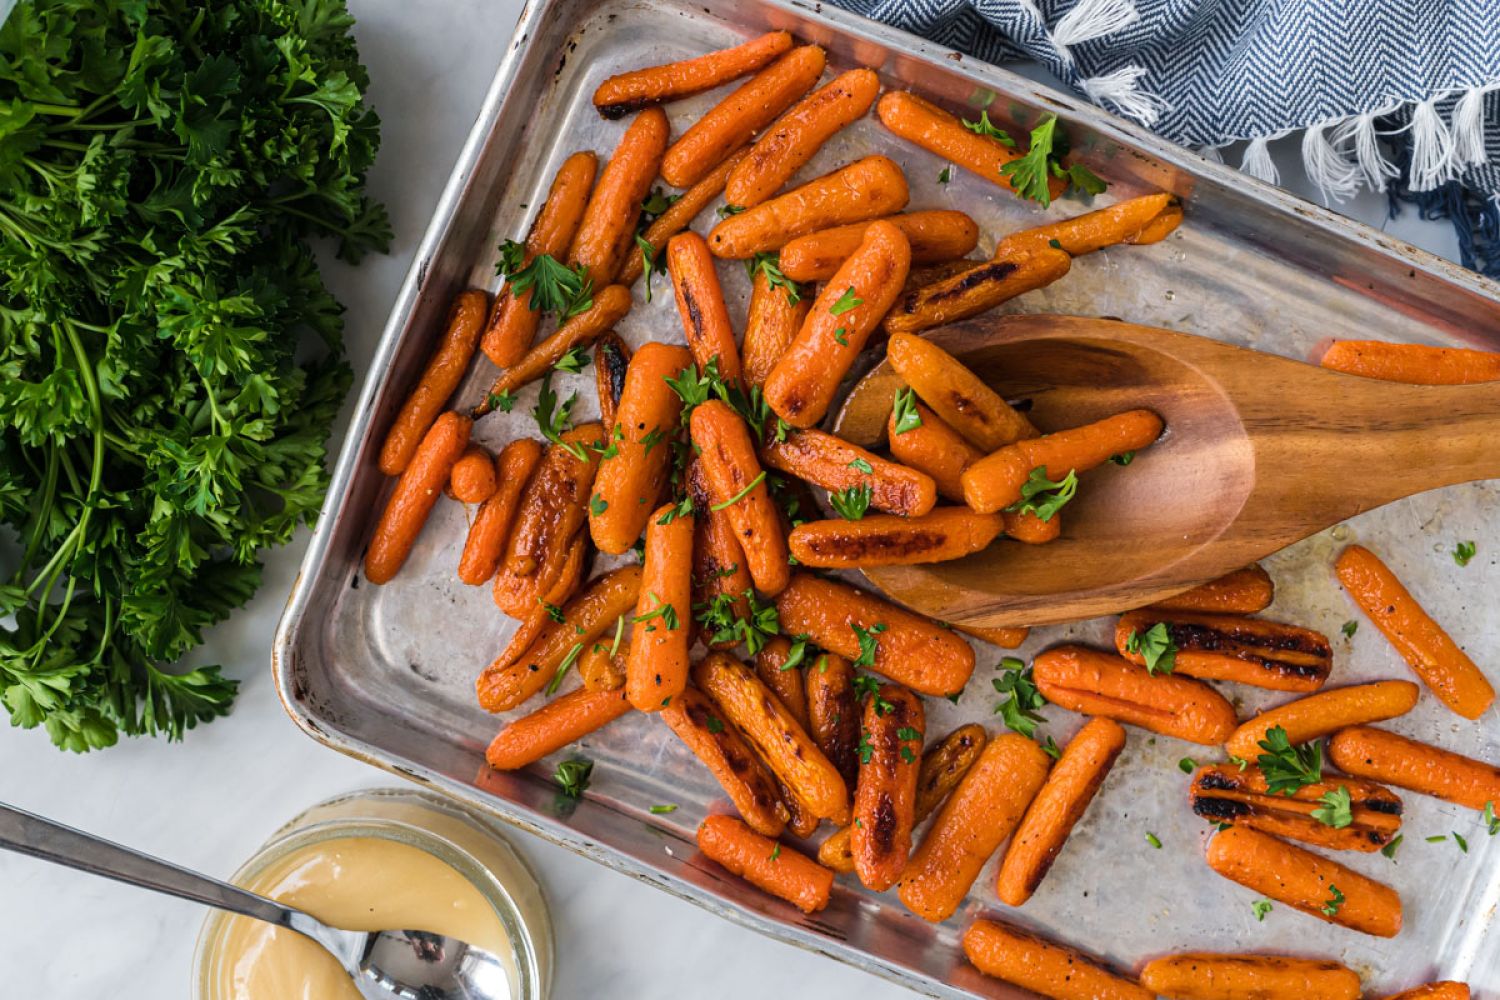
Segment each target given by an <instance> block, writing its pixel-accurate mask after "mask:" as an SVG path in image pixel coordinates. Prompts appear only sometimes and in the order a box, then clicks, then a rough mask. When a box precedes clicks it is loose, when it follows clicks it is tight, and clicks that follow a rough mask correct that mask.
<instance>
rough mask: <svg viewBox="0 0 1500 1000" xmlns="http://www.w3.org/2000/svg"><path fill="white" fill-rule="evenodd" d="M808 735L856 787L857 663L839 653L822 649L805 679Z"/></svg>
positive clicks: (848, 781)
mask: <svg viewBox="0 0 1500 1000" xmlns="http://www.w3.org/2000/svg"><path fill="white" fill-rule="evenodd" d="M802 687H803V690H804V691H806V693H807V722H808V729H807V732H808V735H810V736H811V737H812V738H813V742H814V743H816V744H817V745H818V749H819V750H821V751H823V756H825V757H827V758H828V760H829V762H830V763H832V764H833V766H834V767H835V768H837V769H838V772H839V775H840V777H842V778H843V779H844V783H845V784H846V785H848V787H850V788H853V787H854V783H855V780H856V778H857V777H858V775H859V699H858V697H857V696H856V695H855V693H854V667H853V666H852V665H851V664H850V663H849V661H848V660H846V659H844V658H843V657H842V656H839V655H838V654H837V653H819V654H818V655H817V656H816V657H814V658H813V660H812V662H811V664H810V665H809V666H808V668H807V674H806V676H805V677H803V679H802Z"/></svg>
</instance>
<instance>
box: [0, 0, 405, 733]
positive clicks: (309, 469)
mask: <svg viewBox="0 0 1500 1000" xmlns="http://www.w3.org/2000/svg"><path fill="white" fill-rule="evenodd" d="M352 23H353V22H352V19H351V18H350V17H349V15H348V13H347V11H346V10H345V8H344V4H343V3H342V0H216V2H215V3H212V4H178V3H166V2H164V0H23V2H22V3H21V4H20V5H19V6H17V7H16V9H15V10H14V12H13V13H12V14H11V16H10V18H9V20H8V21H7V22H6V23H5V25H4V26H3V28H0V525H3V526H4V527H3V528H0V567H3V574H4V575H3V576H0V701H3V702H4V704H5V707H6V709H7V710H8V711H9V713H10V716H11V721H12V723H13V724H15V725H19V726H25V727H27V728H31V727H35V726H44V727H45V728H46V730H47V732H48V733H49V735H50V736H51V737H52V740H53V742H54V743H56V744H57V745H58V746H60V747H64V748H66V749H69V750H75V751H84V750H89V749H93V748H96V747H105V746H110V745H111V744H113V743H114V742H115V741H116V739H117V738H118V736H119V734H121V733H124V734H126V735H139V734H165V735H166V736H168V737H169V738H172V739H177V738H180V737H181V736H182V733H183V731H184V730H185V729H188V728H191V727H192V726H193V725H195V724H196V723H198V722H206V721H208V720H210V719H212V718H214V717H216V716H219V715H222V714H223V713H225V712H226V711H228V708H229V705H230V701H231V700H232V698H233V695H234V692H235V687H236V683H235V682H234V681H232V680H229V679H227V678H224V677H222V676H221V675H220V672H219V668H218V667H200V668H198V669H196V670H191V671H188V672H185V673H176V672H171V671H169V670H167V669H165V667H166V665H167V664H169V663H171V662H172V661H175V660H178V659H179V658H181V657H183V656H184V655H185V654H187V653H188V652H190V651H191V650H192V649H193V648H194V647H195V646H197V645H198V644H199V643H200V642H202V639H203V630H204V629H205V628H207V627H208V626H210V625H213V624H214V623H215V622H218V621H221V620H222V619H224V618H225V617H227V616H228V615H229V613H230V612H231V611H232V610H233V609H234V608H236V607H239V606H240V605H242V604H244V603H245V602H246V601H247V600H248V599H249V598H250V596H251V595H252V594H253V593H254V592H255V589H256V587H257V586H258V585H259V583H260V575H261V564H260V562H259V560H258V553H259V552H260V550H261V549H263V548H265V547H266V546H269V545H275V544H279V543H283V542H286V541H287V540H288V539H290V538H291V536H292V532H293V531H294V530H295V528H296V526H297V525H298V524H301V523H309V522H311V521H312V520H313V519H314V517H315V516H316V514H317V510H318V507H319V506H320V504H321V503H322V499H323V494H324V491H325V490H326V488H327V485H328V475H327V472H326V470H325V467H324V466H325V458H326V442H327V438H328V433H329V429H330V426H331V424H332V421H333V419H334V417H335V415H336V414H337V412H338V410H339V407H340V404H341V402H342V400H343V398H344V394H345V392H346V390H347V389H348V387H349V383H350V371H349V368H348V366H347V365H346V364H345V363H344V361H343V358H342V353H343V351H342V344H341V335H342V318H341V313H342V311H343V309H342V306H340V305H339V303H338V302H337V301H335V300H334V298H333V297H332V296H331V295H330V294H329V293H328V291H327V289H326V288H325V287H324V285H323V282H322V279H321V278H320V276H319V274H318V268H317V264H316V262H315V261H314V259H313V255H312V253H311V251H310V249H309V247H308V244H307V240H308V238H309V237H319V236H320V237H330V238H333V239H335V240H337V243H338V253H339V256H340V257H342V258H344V259H346V260H349V261H357V260H358V259H359V257H360V256H361V255H362V254H364V253H365V252H366V251H368V250H371V249H383V248H384V247H385V245H386V242H387V240H388V239H389V225H388V222H387V218H386V215H385V212H384V210H383V209H382V208H381V207H380V206H379V205H377V204H375V203H374V202H372V201H371V200H370V198H369V197H368V196H367V195H366V194H365V190H364V185H365V172H366V170H367V169H368V168H369V166H370V164H371V162H372V161H373V160H374V157H375V151H376V147H377V145H378V141H379V131H378V124H379V123H378V120H377V118H376V116H375V114H374V112H373V111H371V110H369V109H368V108H367V107H365V105H364V103H363V99H362V94H363V91H364V89H365V87H366V86H367V78H366V74H365V70H364V68H363V67H362V66H361V65H360V63H359V57H358V53H357V52H356V50H355V46H354V41H353V39H352V38H351V37H350V35H349V28H350V25H351V24H352Z"/></svg>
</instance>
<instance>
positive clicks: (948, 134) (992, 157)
mask: <svg viewBox="0 0 1500 1000" xmlns="http://www.w3.org/2000/svg"><path fill="white" fill-rule="evenodd" d="M875 113H876V114H878V115H879V116H880V122H881V124H883V125H884V126H885V127H886V128H888V129H890V130H891V131H892V132H894V133H896V134H897V135H899V136H900V137H901V138H903V139H905V140H906V141H907V142H911V143H915V144H916V145H918V146H921V147H922V148H923V149H925V150H927V151H928V152H930V153H933V154H935V155H936V156H938V157H941V158H942V159H944V160H951V161H953V162H954V163H956V164H958V165H959V166H960V167H963V168H964V169H965V170H967V171H969V172H970V173H972V174H976V175H978V176H980V177H983V178H984V179H985V180H987V181H989V182H990V183H992V184H999V185H1000V186H1001V187H1007V188H1012V187H1013V185H1012V183H1011V179H1010V176H1009V175H1008V174H1002V173H1001V172H1000V168H1001V167H1003V166H1005V165H1006V164H1007V163H1010V162H1012V161H1014V160H1018V159H1020V158H1021V157H1022V156H1024V155H1025V151H1024V150H1022V149H1020V148H1018V147H1012V146H1007V145H1005V144H1004V143H1002V142H1000V140H998V139H993V138H991V137H990V136H987V135H980V134H978V133H975V132H971V131H970V130H969V129H967V128H965V127H964V124H963V122H961V121H959V120H958V119H957V118H955V117H954V116H953V115H950V114H949V113H948V112H946V111H944V110H943V109H942V108H940V107H938V106H937V105H936V104H933V103H932V102H930V101H927V100H924V99H923V98H920V97H918V96H917V95H916V94H913V93H911V92H910V91H907V90H893V91H889V92H887V93H886V95H885V96H884V97H882V98H881V99H880V103H879V104H877V105H876V107H875ZM1047 187H1048V188H1049V190H1050V191H1051V196H1052V197H1053V198H1056V197H1057V196H1058V195H1060V194H1062V193H1063V189H1064V187H1066V184H1065V183H1064V182H1063V181H1062V180H1059V179H1058V178H1055V177H1053V178H1048V181H1047Z"/></svg>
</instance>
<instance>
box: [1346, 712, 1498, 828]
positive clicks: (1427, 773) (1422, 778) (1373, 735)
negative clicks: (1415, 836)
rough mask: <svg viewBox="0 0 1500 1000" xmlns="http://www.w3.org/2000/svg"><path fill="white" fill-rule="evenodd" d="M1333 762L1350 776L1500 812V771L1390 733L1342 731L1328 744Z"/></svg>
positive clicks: (1363, 728) (1361, 728)
mask: <svg viewBox="0 0 1500 1000" xmlns="http://www.w3.org/2000/svg"><path fill="white" fill-rule="evenodd" d="M1328 757H1329V759H1330V760H1332V761H1333V762H1334V763H1335V764H1337V765H1338V766H1339V768H1340V769H1341V770H1343V771H1346V772H1348V773H1349V774H1354V775H1358V776H1359V777H1362V778H1370V779H1373V780H1375V781H1383V782H1385V783H1387V784H1390V785H1395V786H1396V787H1398V788H1407V789H1410V790H1411V791H1413V792H1421V793H1422V794H1423V795H1431V796H1433V797H1435V798H1439V799H1446V800H1447V801H1449V802H1452V803H1455V804H1457V805H1461V806H1464V807H1465V808H1468V809H1474V810H1476V811H1479V810H1483V809H1484V808H1485V807H1486V806H1491V807H1492V808H1494V809H1496V810H1500V767H1497V766H1496V765H1494V764H1487V763H1485V762H1484V761H1480V760H1474V759H1473V758H1471V757H1464V756H1462V755H1460V754H1456V753H1453V752H1452V751H1450V750H1441V749H1439V748H1438V747H1434V746H1429V745H1427V744H1426V743H1418V742H1417V741H1416V740H1412V739H1407V738H1406V737H1405V736H1398V735H1397V734H1395V733H1390V732H1386V731H1385V730H1384V729H1374V728H1372V727H1369V726H1354V727H1353V728H1350V729H1344V730H1340V731H1339V732H1337V733H1335V734H1334V736H1333V739H1331V740H1329V741H1328Z"/></svg>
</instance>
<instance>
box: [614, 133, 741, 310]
mask: <svg viewBox="0 0 1500 1000" xmlns="http://www.w3.org/2000/svg"><path fill="white" fill-rule="evenodd" d="M744 156H745V150H743V149H742V150H740V151H739V152H738V153H735V154H734V155H733V156H731V157H729V159H727V160H725V161H724V162H723V163H721V164H719V165H718V166H717V167H715V168H714V169H713V170H711V171H709V172H708V173H707V174H705V175H704V177H703V179H702V180H701V181H699V182H698V183H696V184H694V185H693V186H692V187H690V188H688V189H687V190H686V191H684V192H682V195H681V196H680V197H679V198H678V199H677V200H676V201H674V202H672V204H670V205H668V206H667V209H666V211H664V212H662V213H661V214H660V215H658V216H657V217H656V218H655V219H653V220H651V224H650V225H649V226H647V227H646V231H645V232H644V233H642V234H641V239H642V240H644V241H645V242H646V247H650V249H649V250H647V249H646V247H642V246H640V244H639V243H637V244H636V247H637V249H638V250H639V251H640V252H639V253H632V254H628V255H626V257H625V264H624V266H623V267H621V268H620V277H619V279H618V280H619V283H620V284H622V285H633V284H635V283H636V281H637V280H638V279H639V278H640V276H641V275H642V274H645V272H646V261H647V260H648V259H649V260H650V262H651V265H652V267H653V269H654V270H656V271H658V272H660V271H664V270H666V263H667V259H666V257H664V256H662V254H663V253H664V252H665V250H666V247H667V241H668V240H670V239H671V238H672V237H674V236H676V235H677V234H678V233H680V232H682V231H683V230H684V229H686V228H687V227H688V226H689V225H691V224H692V221H693V220H694V219H696V218H697V217H698V213H700V212H702V211H703V210H704V209H705V208H707V207H708V206H709V205H711V204H713V202H714V200H715V199H717V198H718V197H719V195H721V194H723V193H724V183H725V181H727V180H728V179H729V172H730V171H731V170H733V169H734V167H735V164H737V163H739V162H740V160H741V159H743V158H744ZM647 280H648V281H649V280H651V279H650V278H649V277H648V279H647Z"/></svg>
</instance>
